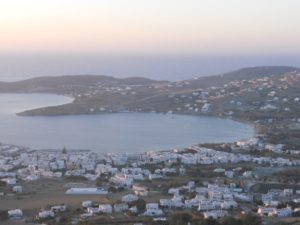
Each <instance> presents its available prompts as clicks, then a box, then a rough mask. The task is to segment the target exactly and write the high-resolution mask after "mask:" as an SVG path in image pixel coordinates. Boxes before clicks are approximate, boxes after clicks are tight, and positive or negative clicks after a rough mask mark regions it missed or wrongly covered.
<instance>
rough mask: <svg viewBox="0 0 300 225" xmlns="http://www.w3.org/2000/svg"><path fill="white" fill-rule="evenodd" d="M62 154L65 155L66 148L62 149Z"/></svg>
mask: <svg viewBox="0 0 300 225" xmlns="http://www.w3.org/2000/svg"><path fill="white" fill-rule="evenodd" d="M62 154H67V148H66V146H64V147H63V149H62Z"/></svg>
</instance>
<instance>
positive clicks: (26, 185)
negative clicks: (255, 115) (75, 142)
mask: <svg viewBox="0 0 300 225" xmlns="http://www.w3.org/2000/svg"><path fill="white" fill-rule="evenodd" d="M284 147H285V146H284V145H283V144H280V145H275V144H270V143H267V142H266V141H265V140H264V139H263V138H261V137H254V138H250V139H248V140H243V141H237V142H235V143H232V144H220V145H217V144H215V145H213V146H210V147H207V146H206V147H205V146H200V145H199V146H191V147H189V148H185V149H173V150H169V151H158V152H146V153H139V154H133V153H132V154H114V153H111V154H99V153H94V152H91V151H80V150H76V151H75V150H67V149H65V148H64V149H62V150H48V151H47V150H30V149H27V148H22V147H17V146H11V145H5V144H2V145H1V147H0V149H1V150H0V168H1V172H0V178H1V183H0V184H1V187H0V190H1V191H0V201H1V206H0V210H1V219H2V220H4V221H6V220H9V221H16V220H21V221H26V222H30V223H32V224H41V223H44V224H48V223H47V222H49V224H55V223H54V222H53V221H55V222H57V224H60V222H62V223H61V224H64V223H63V222H64V220H67V221H68V222H69V223H72V224H78V223H81V222H82V221H93V220H97V218H100V220H103V217H104V218H105V221H106V223H108V221H114V220H122V221H123V222H124V223H125V222H126V221H127V222H128V224H143V223H145V224H148V223H149V221H152V222H156V223H166V224H167V222H168V221H169V220H170V218H171V217H172V215H174V214H176V213H178V212H188V213H191V214H195V213H196V214H197V215H202V216H203V218H204V219H208V218H213V219H220V218H225V217H228V216H238V215H243V214H255V215H257V216H258V217H261V218H262V219H263V220H266V221H268V219H269V218H274V217H280V218H287V217H288V218H289V217H293V216H298V215H300V213H299V212H300V185H298V183H297V180H288V181H286V180H280V179H279V177H280V176H278V173H279V174H280V172H281V171H286V170H291V169H294V168H297V166H299V165H300V158H299V159H297V157H293V158H291V157H289V156H290V153H287V152H286V150H284ZM253 150H255V152H256V151H257V152H259V154H257V155H256V154H253ZM262 152H268V153H269V156H259V155H260V153H262ZM270 153H274V154H275V155H272V154H270ZM292 154H294V155H296V156H297V154H298V151H296V152H295V151H294V150H293V151H292ZM278 155H280V156H278ZM273 173H274V174H275V175H274V176H273V175H272V174H273ZM49 180H53V181H55V182H59V183H61V185H63V184H66V185H65V186H64V187H63V188H61V187H60V188H58V190H57V191H56V190H49V192H53V195H58V196H59V195H61V196H66V198H64V197H60V198H58V199H56V200H53V199H55V198H54V196H51V195H47V198H45V200H47V199H48V202H41V201H38V204H33V205H32V206H30V207H32V209H28V207H27V206H25V207H24V209H23V208H21V207H19V208H8V205H9V204H6V203H9V202H13V203H12V204H11V205H15V206H18V205H22V204H18V202H22V201H23V200H22V199H25V200H26V195H30V196H31V197H32V196H34V195H39V194H38V193H34V190H32V188H34V187H35V184H36V183H38V182H44V183H45V184H47V182H48V181H49ZM267 187H268V188H267ZM47 188H48V187H47V185H44V186H43V189H44V190H43V191H45V192H47ZM59 190H60V191H63V193H61V194H59V193H58V192H59ZM64 199H66V202H64ZM32 201H33V202H34V200H32ZM53 201H54V202H53ZM55 203H56V204H55ZM29 205H30V203H29ZM64 215H68V216H67V217H66V216H64ZM135 220H137V221H136V222H132V223H130V221H135ZM50 222H51V223H50ZM127 222H126V223H127Z"/></svg>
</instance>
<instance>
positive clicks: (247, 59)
mask: <svg viewBox="0 0 300 225" xmlns="http://www.w3.org/2000/svg"><path fill="white" fill-rule="evenodd" d="M266 65H267V66H268V65H270V66H271V65H285V66H298V67H300V57H299V56H298V55H260V56H256V55H231V56H230V55H210V56H209V55H202V56H201V55H197V56H196V55H186V56H185V55H180V56H176V55H173V56H168V55H119V56H116V55H110V56H107V55H101V54H87V53H82V54H80V53H69V54H66V53H65V54H59V53H49V54H47V53H39V54H37V53H35V54H33V53H31V54H28V53H26V54H22V53H11V54H0V81H16V80H22V79H27V78H32V77H39V76H53V75H54V76H57V75H82V74H95V75H109V76H115V77H120V78H122V77H130V76H141V77H148V78H152V79H158V80H173V81H174V80H183V79H190V78H193V77H199V76H206V75H215V74H221V73H225V72H230V71H232V70H236V69H239V68H242V67H251V66H266Z"/></svg>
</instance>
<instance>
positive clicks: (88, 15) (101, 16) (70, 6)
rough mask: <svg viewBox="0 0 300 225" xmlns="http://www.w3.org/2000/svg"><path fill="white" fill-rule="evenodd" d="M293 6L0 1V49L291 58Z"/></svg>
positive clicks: (162, 0) (298, 16) (298, 40)
mask: <svg viewBox="0 0 300 225" xmlns="http://www.w3.org/2000/svg"><path fill="white" fill-rule="evenodd" d="M299 9H300V1H299V0H251V1H250V0H249V1H242V0H226V1H225V0H224V1H223V0H107V1H104V0H26V1H25V0H7V1H6V0H3V1H0V31H1V35H0V54H1V55H2V57H3V54H4V55H5V54H19V53H22V54H32V53H49V54H72V53H84V54H101V55H107V56H108V55H118V56H120V55H125V56H126V55H151V56H160V57H161V56H164V55H169V56H170V55H171V56H194V55H202V56H203V55H209V56H219V55H222V56H224V55H228V54H230V55H281V54H285V55H294V54H299V52H300V29H299V24H300V13H299ZM0 69H1V65H0ZM50 72H51V71H50ZM86 72H89V71H86ZM99 72H101V71H99ZM104 72H105V71H104Z"/></svg>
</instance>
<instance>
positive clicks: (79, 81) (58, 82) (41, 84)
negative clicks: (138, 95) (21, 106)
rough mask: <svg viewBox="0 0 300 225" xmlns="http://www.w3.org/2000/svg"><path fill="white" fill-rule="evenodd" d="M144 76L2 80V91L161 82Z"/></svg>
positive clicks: (69, 89) (84, 87)
mask: <svg viewBox="0 0 300 225" xmlns="http://www.w3.org/2000/svg"><path fill="white" fill-rule="evenodd" d="M160 82H161V81H155V80H151V79H148V78H143V77H130V78H122V79H118V78H114V77H111V76H104V75H65V76H48V77H37V78H32V79H27V80H22V81H16V82H0V92H50V93H53V92H55V93H65V92H68V91H71V90H73V89H76V90H80V89H81V88H82V89H86V87H89V86H95V85H98V86H101V85H104V86H107V85H116V86H117V85H149V84H153V83H160Z"/></svg>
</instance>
